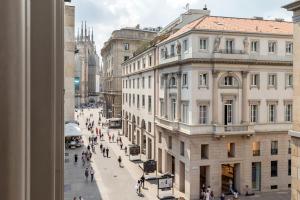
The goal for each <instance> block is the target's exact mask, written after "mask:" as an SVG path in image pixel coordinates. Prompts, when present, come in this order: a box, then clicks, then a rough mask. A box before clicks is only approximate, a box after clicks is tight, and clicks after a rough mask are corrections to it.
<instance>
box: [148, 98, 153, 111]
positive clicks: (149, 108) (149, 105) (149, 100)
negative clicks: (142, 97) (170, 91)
mask: <svg viewBox="0 0 300 200" xmlns="http://www.w3.org/2000/svg"><path fill="white" fill-rule="evenodd" d="M151 109H152V102H151V96H148V112H151Z"/></svg>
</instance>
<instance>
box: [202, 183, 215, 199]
mask: <svg viewBox="0 0 300 200" xmlns="http://www.w3.org/2000/svg"><path fill="white" fill-rule="evenodd" d="M214 198H215V195H214V192H213V191H212V190H211V188H210V186H208V187H206V186H205V184H203V185H202V187H201V192H200V200H214Z"/></svg>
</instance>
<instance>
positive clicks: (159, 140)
mask: <svg viewBox="0 0 300 200" xmlns="http://www.w3.org/2000/svg"><path fill="white" fill-rule="evenodd" d="M158 143H161V132H158Z"/></svg>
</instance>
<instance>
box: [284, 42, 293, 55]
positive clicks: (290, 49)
mask: <svg viewBox="0 0 300 200" xmlns="http://www.w3.org/2000/svg"><path fill="white" fill-rule="evenodd" d="M285 52H286V54H293V43H292V42H286V44H285Z"/></svg>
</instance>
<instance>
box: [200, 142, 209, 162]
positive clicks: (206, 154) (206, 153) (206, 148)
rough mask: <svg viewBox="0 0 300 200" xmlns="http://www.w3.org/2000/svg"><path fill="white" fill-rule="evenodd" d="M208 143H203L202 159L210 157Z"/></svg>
mask: <svg viewBox="0 0 300 200" xmlns="http://www.w3.org/2000/svg"><path fill="white" fill-rule="evenodd" d="M208 150H209V149H208V144H201V159H202V160H204V159H208Z"/></svg>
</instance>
